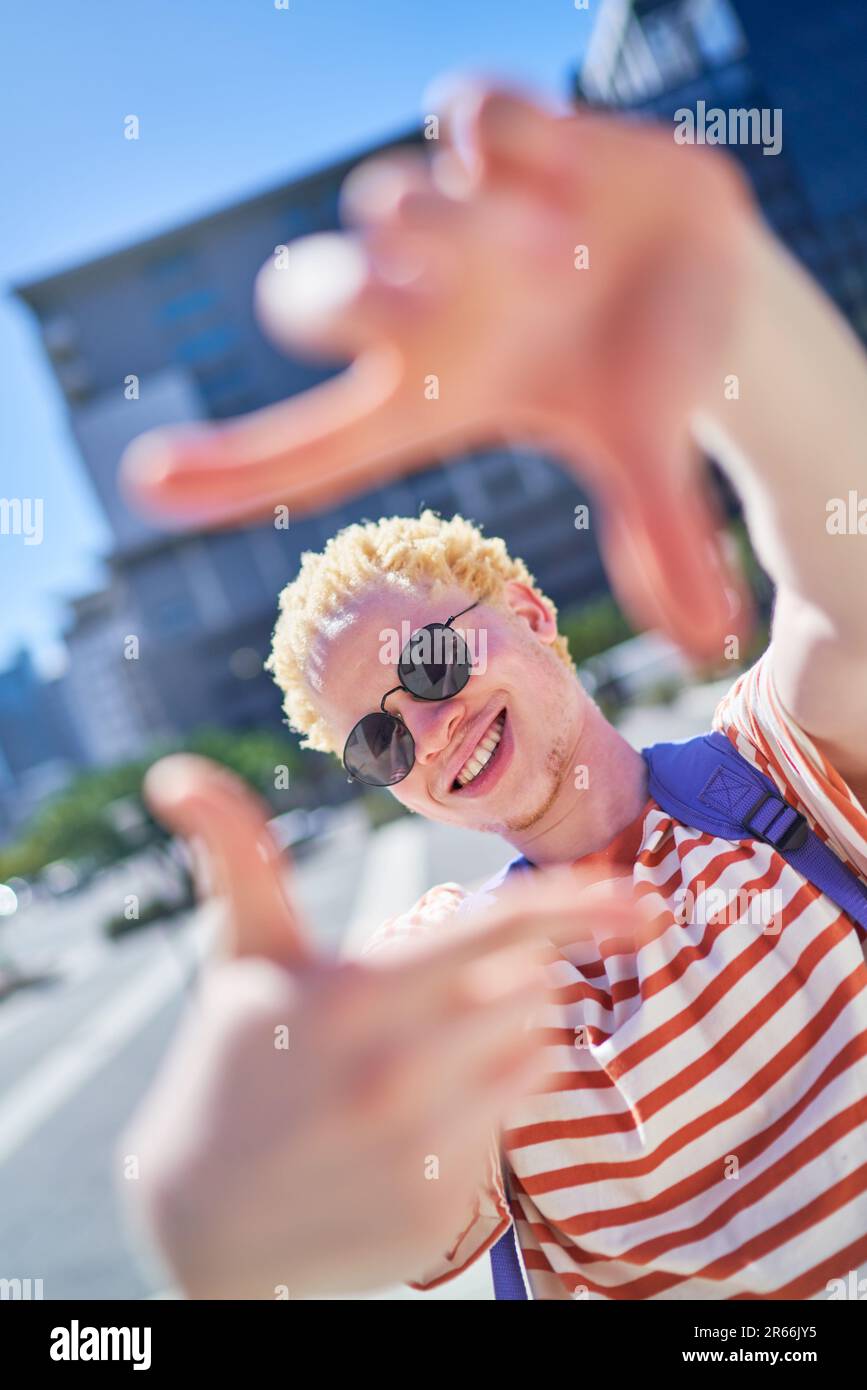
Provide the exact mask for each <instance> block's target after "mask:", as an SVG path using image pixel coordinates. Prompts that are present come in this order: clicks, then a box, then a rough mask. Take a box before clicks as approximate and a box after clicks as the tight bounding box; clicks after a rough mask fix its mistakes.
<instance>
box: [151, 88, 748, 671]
mask: <svg viewBox="0 0 867 1390" xmlns="http://www.w3.org/2000/svg"><path fill="white" fill-rule="evenodd" d="M449 121H450V125H449V131H450V135H451V141H449V140H448V139H447V140H446V141H444V142H443V145H444V148H443V150H442V152H441V153H439V154H438V155H437V156H436V157H435V158H434V159H433V160H431V161H430V162H426V161H425V160H424V159H423V158H422V157H421V156H416V155H413V154H410V153H404V154H398V155H395V156H393V157H388V158H380V159H374V160H372V161H370V162H369V163H368V164H366V165H362V166H361V167H360V168H359V169H357V170H356V171H354V173H353V174H352V175H351V176H350V179H349V180H348V184H347V187H346V188H345V191H344V195H345V196H344V211H345V217H346V219H347V220H348V221H349V223H350V224H351V225H352V227H353V230H352V231H351V232H349V233H347V234H346V235H336V234H335V235H328V236H321V237H314V238H308V239H305V240H302V241H300V242H297V243H295V244H294V246H293V247H292V248H291V251H290V255H289V258H288V262H287V264H286V265H285V266H281V267H280V268H278V267H277V265H276V263H275V264H272V265H269V266H267V267H266V268H265V270H264V271H263V273H262V276H261V277H260V282H259V305H260V311H261V314H262V317H263V319H264V321H265V324H266V326H267V327H268V329H269V331H270V332H271V333H272V334H273V336H274V337H275V338H276V339H277V341H278V342H280V343H281V344H282V345H284V346H286V347H292V348H294V349H300V350H301V351H307V352H313V353H323V352H324V353H325V354H327V355H330V356H332V357H334V356H337V357H349V358H352V359H353V364H352V366H351V367H350V368H349V369H348V370H346V371H344V372H343V373H342V374H341V375H339V376H338V377H336V378H334V379H332V380H331V381H328V382H326V383H325V384H324V385H322V386H319V387H317V388H315V389H314V390H312V391H308V392H305V393H303V394H301V395H299V396H297V397H294V398H292V399H290V400H288V401H286V402H284V403H282V404H280V405H277V406H273V407H269V408H267V409H265V410H262V411H258V412H256V413H254V414H252V415H249V416H247V417H244V418H241V419H238V420H235V421H231V422H228V423H226V424H222V425H219V426H214V427H206V428H202V427H200V426H197V427H195V428H191V429H186V428H181V429H178V430H166V431H158V432H155V433H154V434H152V435H149V436H144V437H142V438H141V439H140V440H138V441H136V442H135V443H134V444H133V445H132V446H131V450H130V452H129V453H128V456H127V459H126V461H125V477H126V481H127V485H128V487H129V488H130V489H131V491H132V493H133V494H134V497H135V499H136V500H137V501H138V503H140V504H141V505H143V506H145V507H146V508H148V509H150V510H152V511H157V512H159V513H161V514H163V515H166V514H171V515H173V516H175V517H178V518H181V519H187V520H191V519H195V520H197V521H206V522H211V523H223V524H224V523H225V522H227V521H230V520H241V519H251V518H253V517H256V516H263V515H265V514H266V513H268V512H269V511H270V510H271V509H272V508H273V507H274V506H275V505H277V504H283V505H286V506H288V507H289V508H290V509H292V510H294V511H301V510H307V509H314V508H320V507H322V506H325V505H328V504H331V503H334V502H336V501H338V500H339V499H340V498H341V497H343V496H345V495H346V494H348V493H355V492H358V491H362V490H364V489H366V488H369V487H372V486H374V485H376V484H378V483H381V482H383V481H384V480H386V479H387V478H390V477H393V476H395V475H397V474H399V473H403V472H406V471H409V470H411V469H413V468H416V467H421V466H424V465H425V464H426V463H429V461H430V459H431V458H435V457H438V456H442V455H444V454H447V453H448V452H449V451H453V450H457V449H466V448H467V447H469V446H477V445H482V444H486V443H490V442H493V441H495V440H496V439H498V438H500V437H502V436H504V435H505V436H508V437H510V438H517V439H525V440H531V441H535V442H537V443H538V444H540V445H542V446H545V447H549V448H551V449H552V450H553V452H554V453H555V454H557V455H558V456H559V457H560V458H561V459H562V460H563V461H564V462H565V463H566V464H567V465H568V466H571V467H572V468H573V469H574V471H575V472H576V474H577V475H578V476H579V478H580V479H581V480H582V481H583V482H585V483H586V484H588V485H589V486H590V488H591V490H592V491H593V493H594V494H595V496H596V497H597V499H598V500H599V502H600V504H601V507H602V510H603V528H602V542H603V549H604V552H605V556H606V561H607V564H608V568H609V571H610V573H611V577H612V579H613V582H614V584H615V586H616V587H617V589H618V591H619V594H620V597H621V599H622V600H623V602H624V604H625V606H626V607H627V608H628V610H629V611H630V613H631V614H632V615H633V617H634V618H635V619H636V620H637V621H638V622H640V623H642V624H649V625H655V626H659V627H661V628H663V629H664V630H666V631H667V632H668V633H669V634H670V635H671V636H673V637H674V638H675V640H677V641H678V642H679V643H680V644H681V645H682V646H683V647H684V648H685V649H686V650H687V651H689V652H691V653H692V654H694V655H696V656H698V657H707V656H718V654H719V652H720V650H721V648H722V642H723V640H724V639H725V637H727V636H729V635H730V634H732V633H738V634H739V633H742V632H744V631H745V629H746V628H747V627H748V625H749V605H748V601H747V598H746V593H745V590H744V587H743V585H742V584H741V582H740V580H739V579H738V577H737V576H736V574H735V573H734V571H733V570H732V568H731V567H730V565H729V563H728V561H727V559H726V557H725V555H724V553H723V549H722V545H721V540H720V534H719V528H718V524H717V523H718V519H717V518H716V516H715V514H714V508H713V506H712V504H711V501H710V498H709V495H708V493H707V491H706V488H705V484H704V480H703V478H702V476H701V472H700V467H699V460H698V456H697V453H696V450H695V448H694V445H693V442H692V438H691V424H692V418H693V415H694V413H695V412H696V411H699V410H703V411H710V412H712V411H713V410H715V409H717V408H718V402H721V401H722V400H723V383H724V374H725V372H726V371H727V370H729V369H730V368H729V367H727V366H726V360H727V359H726V349H727V344H728V341H729V332H730V328H731V322H732V318H733V315H734V313H735V312H736V310H737V307H738V305H739V303H740V302H741V299H742V297H743V295H744V294H745V293H746V292H747V290H746V282H747V277H746V276H745V274H744V270H743V266H744V261H745V259H746V258H745V254H744V250H743V248H744V244H745V241H746V240H747V237H748V233H749V228H750V227H751V225H752V224H753V223H754V222H755V221H756V219H755V218H754V215H753V213H752V210H751V207H750V205H749V202H748V199H747V197H746V195H745V193H744V191H743V189H742V185H741V181H740V176H739V175H737V174H736V173H735V172H734V168H735V166H734V165H733V163H732V162H731V161H729V160H728V159H727V158H726V157H724V156H721V155H720V154H719V153H718V152H717V151H710V150H707V149H697V148H695V147H690V146H678V145H675V143H674V141H673V139H672V136H671V132H670V131H664V130H662V129H661V128H654V127H652V126H650V127H649V126H646V125H639V124H637V123H635V122H633V121H627V120H623V119H620V118H611V117H608V116H602V115H599V114H593V113H587V112H584V113H581V114H578V115H575V116H573V117H570V118H563V117H561V116H559V115H555V114H552V113H549V112H547V111H545V110H542V109H541V108H539V107H537V106H534V105H532V104H531V103H529V102H528V101H526V100H524V99H522V98H520V97H517V96H515V95H513V94H510V93H509V92H506V91H502V90H498V89H491V88H484V87H480V86H475V87H473V86H469V87H464V88H463V89H458V92H457V94H456V96H455V97H454V99H453V101H452V103H451V106H450V114H449Z"/></svg>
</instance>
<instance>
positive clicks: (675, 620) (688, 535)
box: [603, 469, 752, 664]
mask: <svg viewBox="0 0 867 1390" xmlns="http://www.w3.org/2000/svg"><path fill="white" fill-rule="evenodd" d="M603 552H604V555H605V559H606V568H607V569H608V572H609V574H610V575H611V578H612V580H613V582H614V585H615V588H616V589H617V591H618V595H619V596H620V598H621V599H622V601H623V603H624V606H625V607H626V608H627V610H628V611H629V612H630V613H631V614H632V615H633V616H634V617H636V619H637V620H638V621H639V623H641V624H642V625H645V626H651V627H658V628H661V629H662V630H663V631H664V632H666V633H667V635H668V636H669V637H671V638H672V639H673V640H674V641H675V642H676V643H677V644H678V646H680V647H681V648H682V649H683V650H684V651H686V652H687V653H688V654H689V655H690V656H692V657H694V658H695V659H697V660H699V661H708V662H712V663H714V664H718V663H719V662H720V661H722V660H723V659H724V658H725V656H726V654H727V645H726V644H727V643H730V642H731V640H732V639H736V640H737V641H738V642H740V641H741V640H742V639H743V638H746V637H748V635H749V629H750V624H751V618H752V607H751V601H750V597H749V592H748V590H747V588H746V585H745V583H744V581H743V579H742V578H741V576H740V575H738V574H737V572H736V570H735V569H734V568H733V566H732V564H731V563H730V562H729V559H728V557H727V556H726V555H725V553H724V550H723V547H722V539H721V537H720V534H719V530H718V526H717V525H716V519H715V517H714V515H713V511H712V509H711V507H710V504H709V500H708V499H707V497H706V495H705V494H704V492H703V491H702V489H701V487H700V485H699V483H698V481H697V480H694V479H690V478H687V479H682V480H681V481H680V482H679V483H676V482H675V480H674V479H673V478H672V477H671V476H670V475H666V473H665V472H664V471H663V470H662V469H660V470H659V471H658V472H657V473H656V476H655V478H654V482H653V484H652V486H648V487H647V489H646V490H643V491H641V492H638V491H633V490H632V489H630V490H629V492H628V493H627V492H625V491H620V490H618V492H617V493H616V495H614V496H612V497H609V499H608V505H607V509H606V513H605V525H604V531H603Z"/></svg>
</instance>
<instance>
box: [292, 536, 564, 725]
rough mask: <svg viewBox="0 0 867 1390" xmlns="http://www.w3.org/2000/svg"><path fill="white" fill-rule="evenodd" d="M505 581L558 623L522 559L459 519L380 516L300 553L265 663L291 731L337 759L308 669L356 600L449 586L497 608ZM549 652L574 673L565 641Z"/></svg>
mask: <svg viewBox="0 0 867 1390" xmlns="http://www.w3.org/2000/svg"><path fill="white" fill-rule="evenodd" d="M510 580H518V581H519V582H521V583H524V584H528V585H530V587H531V588H533V589H535V591H536V593H538V594H540V596H541V597H542V598H544V599H545V602H546V603H547V604H548V606H549V608H550V609H551V611H552V612H553V614H554V616H555V617H556V615H557V610H556V608H555V606H554V604H553V603H552V602H551V600H550V599H548V598H547V597H546V596H545V595H544V594H542V593H541V590H540V589H539V588H538V586H537V585H536V583H535V580H534V579H533V576H532V575H531V573H530V571H529V570H528V569H527V566H526V565H525V564H524V562H523V560H515V559H513V558H512V556H511V555H510V554H509V552H508V550H507V549H506V546H505V542H504V541H502V540H500V538H499V537H497V536H484V535H482V532H481V531H480V530H479V528H478V527H477V526H474V525H473V524H472V522H469V521H466V520H465V519H464V518H463V517H462V516H453V517H451V518H450V519H449V520H444V519H443V518H442V517H439V516H437V514H436V513H435V512H432V511H424V512H422V513H421V515H420V516H418V517H404V516H389V517H383V518H382V519H381V520H380V521H368V522H364V523H357V524H355V525H352V526H346V527H345V528H344V529H343V530H342V531H338V533H337V535H336V536H332V538H331V539H330V540H329V541H328V543H327V545H326V546H325V549H324V550H322V551H312V550H308V551H305V553H304V554H303V555H302V557H301V568H300V570H299V572H298V575H297V576H296V578H295V579H293V580H292V581H291V583H289V584H287V585H286V587H285V589H284V590H283V592H282V593H281V595H280V616H279V618H278V619H277V625H276V627H275V629H274V637H273V641H272V645H271V655H270V657H269V658H268V661H267V663H266V669H267V670H269V671H270V672H271V673H272V674H273V676H274V679H275V681H276V682H277V685H278V686H279V687H280V689H281V690H282V692H283V709H284V711H285V713H286V717H287V721H288V723H289V726H290V728H292V729H294V730H295V732H296V733H298V734H301V735H302V736H303V740H302V741H303V743H304V746H305V747H307V748H316V749H318V750H319V751H320V752H323V753H337V752H339V748H338V746H337V744H336V742H335V740H334V737H333V735H332V733H331V731H330V729H329V728H328V726H327V724H326V722H325V720H324V719H323V718H322V716H321V715H320V714H319V712H318V710H317V708H316V705H315V704H314V702H313V700H312V698H311V693H312V692H311V686H310V682H309V680H308V676H307V670H308V664H309V659H310V653H311V648H312V645H313V641H314V639H315V638H316V637H317V636H321V634H322V631H323V628H324V627H326V626H327V623H328V620H329V619H330V618H336V617H339V616H340V615H341V614H343V613H345V612H346V609H347V607H348V606H349V604H350V603H351V601H352V600H354V599H356V598H357V597H358V596H359V595H360V594H361V593H363V592H364V591H366V590H367V589H370V588H372V587H375V586H377V585H383V584H387V585H395V586H399V587H401V588H405V589H412V588H416V587H420V586H421V587H426V588H430V589H437V588H447V587H449V586H450V585H452V586H456V587H458V588H461V589H463V590H464V592H465V593H467V594H469V595H470V596H471V597H472V598H474V599H478V600H489V601H493V602H495V603H496V601H497V599H498V598H499V596H500V594H501V593H502V591H503V588H504V586H505V585H506V584H507V583H508V582H509V581H510ZM553 650H554V651H555V652H556V653H557V655H558V656H559V657H560V658H561V660H563V661H564V662H565V663H566V665H567V666H569V667H572V668H573V669H574V666H573V662H572V658H571V657H570V655H569V648H568V645H567V642H566V639H565V637H563V636H562V635H558V636H557V638H556V639H555V642H554V645H553Z"/></svg>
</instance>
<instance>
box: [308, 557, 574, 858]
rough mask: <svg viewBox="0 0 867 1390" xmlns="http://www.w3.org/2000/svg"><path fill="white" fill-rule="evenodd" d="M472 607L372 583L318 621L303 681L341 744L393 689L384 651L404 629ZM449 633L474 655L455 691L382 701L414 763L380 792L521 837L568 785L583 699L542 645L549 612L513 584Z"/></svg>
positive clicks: (545, 816) (445, 592)
mask: <svg viewBox="0 0 867 1390" xmlns="http://www.w3.org/2000/svg"><path fill="white" fill-rule="evenodd" d="M472 602H473V598H472V595H469V594H467V593H466V592H464V591H463V590H461V589H458V588H454V589H438V590H435V591H433V593H431V592H429V591H426V590H425V591H421V590H419V591H416V590H414V591H411V592H399V591H394V590H390V589H388V588H385V587H381V588H376V589H371V590H369V591H368V592H366V593H365V594H364V595H363V596H361V597H360V598H359V599H357V600H354V601H353V603H352V605H351V607H350V608H348V609H347V611H346V613H345V615H344V616H343V618H342V619H340V620H339V621H337V622H333V623H329V624H326V627H325V631H324V632H323V635H322V637H321V638H320V639H319V641H318V642H317V644H316V646H315V648H314V651H313V653H312V657H311V661H310V663H309V666H308V672H307V674H308V679H309V680H310V683H311V685H312V687H313V693H314V699H315V701H316V703H317V705H318V706H319V709H320V711H321V712H322V714H323V716H324V718H325V719H326V720H327V722H328V724H329V726H330V728H331V730H332V732H333V734H334V736H335V740H336V741H337V742H338V743H339V745H340V747H341V748H342V746H343V744H344V742H345V740H346V737H347V735H348V734H349V731H350V729H351V728H352V727H353V725H354V724H355V723H357V721H358V720H359V719H361V718H362V716H363V715H365V714H369V713H371V712H372V711H375V710H377V709H379V705H380V701H381V700H382V697H383V695H384V694H385V693H386V691H388V690H391V689H392V688H393V687H394V686H396V685H397V684H398V680H397V674H396V660H395V652H396V650H397V649H399V648H400V647H401V646H402V645H403V643H404V642H405V640H406V635H407V633H408V632H415V631H416V630H417V629H419V628H421V627H424V626H426V625H427V624H428V623H444V622H446V620H447V619H448V618H449V617H450V616H451V614H453V613H458V612H460V610H461V609H463V608H466V607H468V606H469V605H470V604H471V603H472ZM453 626H454V629H455V631H457V632H459V633H461V634H462V635H463V637H464V639H465V641H466V643H467V645H468V647H469V650H470V653H471V655H473V656H474V657H475V658H476V663H475V667H474V671H473V674H472V676H471V677H470V679H469V681H468V682H467V684H466V686H465V687H464V689H463V690H462V691H460V692H459V694H457V695H455V696H453V697H452V698H451V699H449V700H442V701H427V700H419V699H414V698H413V696H412V695H410V694H409V693H408V692H407V691H405V690H402V689H399V690H397V691H396V693H395V694H393V695H390V696H389V698H388V700H387V701H386V705H385V707H386V709H387V710H388V711H390V712H391V713H393V714H400V715H401V716H402V718H403V720H404V722H405V723H406V725H407V727H408V728H409V731H410V733H411V734H412V737H413V740H414V742H415V765H414V766H413V768H412V771H411V772H410V773H409V775H408V776H407V777H406V778H405V779H404V780H403V781H402V782H399V783H397V785H396V786H394V787H392V788H391V791H392V793H393V795H394V796H396V797H397V799H398V800H399V801H401V802H403V804H404V805H405V806H407V807H409V808H410V809H411V810H413V811H417V812H419V813H420V814H421V815H424V816H428V817H429V818H430V819H432V820H441V821H449V822H452V823H455V824H458V825H463V826H466V827H468V828H470V829H475V830H488V831H493V832H495V833H497V834H502V835H506V836H507V837H508V836H509V834H510V833H521V832H529V834H530V836H532V835H533V833H534V831H535V830H536V829H538V830H539V831H542V830H543V829H545V828H546V825H547V824H548V823H549V822H550V821H551V818H552V817H556V814H557V802H558V798H559V797H560V795H561V794H562V793H564V792H565V790H566V789H567V788H568V789H569V790H571V788H572V785H573V768H574V765H575V761H576V756H577V747H578V743H579V741H580V737H581V731H582V728H583V724H584V720H585V717H586V714H587V710H588V707H589V701H588V697H587V696H586V695H585V693H584V691H583V690H582V688H581V685H580V684H579V682H578V681H577V680H576V679H575V676H574V674H573V673H572V672H571V671H570V670H569V669H568V668H567V666H566V665H565V664H564V662H563V661H562V660H561V659H560V658H559V657H558V655H557V654H556V652H555V651H554V650H553V648H552V645H551V644H552V642H553V641H554V638H555V637H556V635H557V630H556V625H555V624H554V622H553V620H552V618H551V614H550V612H549V610H548V609H547V608H546V606H545V605H544V604H543V603H541V602H540V600H539V599H538V597H537V596H536V595H535V594H534V593H533V591H532V590H530V589H528V588H527V587H526V586H525V585H523V584H518V583H512V584H508V585H507V586H506V589H505V592H504V594H503V596H502V598H501V599H500V600H499V601H498V602H497V603H496V604H492V603H484V604H480V605H479V606H478V607H476V608H473V609H472V611H471V612H469V613H466V614H465V615H464V616H463V617H461V618H458V620H457V622H456V623H455V624H454V625H453Z"/></svg>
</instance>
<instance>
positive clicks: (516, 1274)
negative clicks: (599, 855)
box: [479, 854, 533, 1302]
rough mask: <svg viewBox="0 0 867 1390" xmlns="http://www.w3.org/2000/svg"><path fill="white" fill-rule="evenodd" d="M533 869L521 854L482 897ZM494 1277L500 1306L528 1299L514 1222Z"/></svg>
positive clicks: (494, 1255)
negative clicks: (507, 880)
mask: <svg viewBox="0 0 867 1390" xmlns="http://www.w3.org/2000/svg"><path fill="white" fill-rule="evenodd" d="M532 867H533V865H532V864H531V863H530V861H529V859H525V858H524V856H523V854H519V855H518V857H517V859H512V860H511V861H510V863H508V864H507V865H506V866H505V868H503V869H501V870H500V872H499V873H497V874H495V875H494V877H493V878H489V879H488V881H487V883H485V884H483V885H482V887H481V888H480V889H479V892H480V893H494V892H496V890H497V889H498V888H502V886H503V884H504V883H505V882H506V879H508V878H514V877H516V876H517V875H518V874H521V873H524V872H526V871H527V870H528V869H532ZM489 1253H490V1257H491V1276H492V1278H493V1281H494V1298H496V1299H497V1300H498V1302H515V1301H517V1300H519V1299H528V1297H529V1295H528V1293H527V1285H526V1282H525V1279H524V1269H523V1266H522V1264H521V1256H520V1253H519V1251H518V1237H517V1235H516V1233H515V1223H514V1222H512V1223H511V1224H510V1226H509V1229H508V1230H507V1231H504V1232H503V1234H502V1235H501V1236H500V1238H499V1240H498V1241H495V1243H494V1244H493V1245H492V1246H491V1249H490V1252H489Z"/></svg>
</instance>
